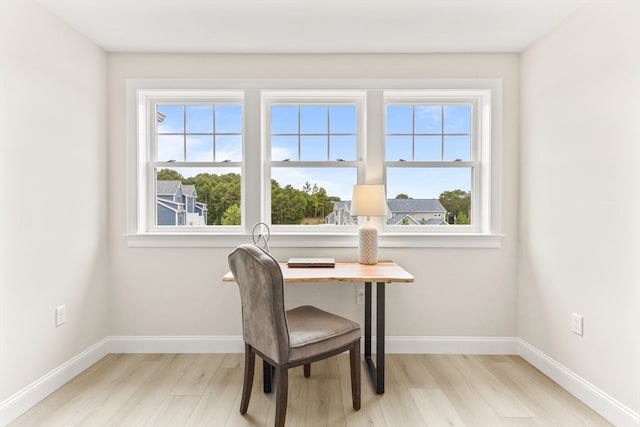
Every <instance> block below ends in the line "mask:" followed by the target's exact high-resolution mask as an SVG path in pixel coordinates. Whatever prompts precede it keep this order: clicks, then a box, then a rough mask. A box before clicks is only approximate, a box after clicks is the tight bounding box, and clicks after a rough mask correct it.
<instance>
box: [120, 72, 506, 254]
mask: <svg viewBox="0 0 640 427" xmlns="http://www.w3.org/2000/svg"><path fill="white" fill-rule="evenodd" d="M159 88H161V89H159ZM153 89H157V90H159V91H172V90H173V91H189V90H192V91H198V92H199V91H202V90H210V91H215V92H220V91H224V90H235V91H243V92H244V97H245V102H246V103H245V106H244V114H245V117H244V125H245V135H244V139H243V140H244V143H243V150H244V162H243V163H244V169H243V171H242V174H241V176H242V189H243V190H242V191H243V193H242V200H243V201H244V203H243V212H242V217H243V225H242V226H234V227H224V230H223V229H218V228H216V229H215V230H210V229H208V228H207V229H206V231H205V230H202V231H200V230H196V229H194V227H189V228H188V230H171V231H169V230H166V231H165V230H163V231H162V232H156V231H154V232H149V231H146V230H145V229H144V226H145V225H146V223H145V222H144V218H142V219H141V218H140V216H141V211H140V209H139V206H140V203H141V201H142V202H144V200H145V199H144V197H147V193H148V190H147V189H145V186H144V185H141V181H140V179H141V176H140V174H141V173H143V174H144V167H145V166H146V165H145V164H144V163H143V162H144V160H145V159H146V157H145V156H146V153H144V152H142V153H141V152H140V151H141V150H144V149H145V147H141V144H140V145H139V144H138V138H140V137H142V138H145V137H146V135H144V133H142V134H141V124H142V128H145V127H146V117H141V114H140V112H139V109H138V106H139V102H140V93H141V92H142V91H145V90H146V91H150V90H153ZM284 89H289V90H291V91H292V92H294V91H298V90H302V91H304V90H325V91H330V90H353V91H358V90H362V91H366V93H367V98H366V109H367V116H368V117H371V115H372V114H374V115H376V117H382V115H383V114H384V112H383V109H384V107H383V102H382V98H383V92H385V91H394V90H395V91H407V90H411V91H414V92H415V91H420V90H445V91H450V90H466V91H469V90H474V89H476V90H485V89H487V90H489V92H490V93H491V115H490V118H488V119H487V120H490V124H491V150H490V152H483V156H488V157H487V158H488V159H489V160H490V162H491V168H490V172H487V171H485V170H483V174H487V173H490V175H488V176H484V175H483V176H482V179H489V182H490V183H491V186H490V190H489V191H490V193H491V199H490V203H488V204H487V205H486V206H483V208H482V209H486V210H487V213H488V214H490V216H489V215H485V216H484V217H485V218H489V220H488V221H489V223H488V226H487V228H486V229H484V230H482V232H481V233H464V234H455V233H450V232H449V233H393V232H391V231H387V230H383V232H382V233H381V234H380V236H379V245H380V247H389V248H392V247H397V248H401V247H460V248H499V247H500V246H501V242H502V238H503V237H504V236H503V235H502V234H501V206H502V201H501V191H502V184H501V178H502V170H501V169H502V168H501V160H502V159H501V153H502V80H501V79H282V80H280V79H273V80H272V79H127V82H126V110H125V114H126V134H127V185H126V200H127V223H126V226H127V228H126V232H125V233H124V236H125V238H126V239H127V243H128V245H129V246H130V247H229V248H230V247H235V246H236V245H238V244H241V243H247V242H250V241H251V228H252V225H253V224H254V223H256V222H259V221H261V217H262V214H261V213H262V212H266V210H265V206H264V201H263V199H264V198H263V191H264V190H263V186H262V183H261V182H260V181H261V177H262V176H263V175H262V174H263V173H264V161H263V160H262V159H264V158H265V157H264V155H265V154H266V153H264V152H263V150H264V149H265V148H264V143H263V144H260V147H261V148H260V150H255V149H249V150H248V149H247V147H248V146H249V145H251V144H255V141H257V140H260V139H262V136H263V132H264V128H263V125H262V123H261V120H262V117H261V111H260V105H261V103H260V97H261V93H263V92H267V91H269V90H284ZM365 122H366V132H365V138H366V140H367V144H366V149H365V150H364V153H365V164H366V168H365V169H366V170H365V172H364V174H365V176H364V183H381V182H383V179H384V169H385V168H384V166H383V159H384V158H383V147H384V144H383V139H384V130H383V123H382V120H366V119H365ZM143 140H145V141H146V139H143ZM252 141H254V142H252ZM250 169H251V170H257V171H260V174H258V173H256V174H251V175H250V176H248V175H247V174H246V173H244V172H245V170H250ZM359 179H361V177H359ZM144 182H146V181H145V179H144V176H142V183H144ZM483 213H484V212H483ZM142 214H143V215H146V213H142ZM378 224H379V225H381V224H380V222H379V223H378ZM141 227H143V228H141ZM357 245H358V237H357V232H356V231H349V232H346V233H345V232H342V233H338V232H335V233H333V232H328V233H322V234H321V235H318V233H308V232H304V230H302V231H300V230H295V231H286V230H283V231H282V232H280V231H279V232H274V233H272V236H271V240H270V242H269V246H270V247H293V248H295V247H352V248H357Z"/></svg>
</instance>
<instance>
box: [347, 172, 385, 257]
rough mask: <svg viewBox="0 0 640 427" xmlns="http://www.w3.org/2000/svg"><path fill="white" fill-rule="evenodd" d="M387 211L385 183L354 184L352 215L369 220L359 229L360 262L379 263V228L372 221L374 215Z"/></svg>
mask: <svg viewBox="0 0 640 427" xmlns="http://www.w3.org/2000/svg"><path fill="white" fill-rule="evenodd" d="M386 213H387V199H386V197H385V191H384V185H372V184H368V185H367V184H361V185H354V186H353V197H352V198H351V215H356V216H366V217H367V221H366V222H365V223H364V224H363V225H362V227H360V229H359V230H358V237H359V243H358V262H359V263H360V264H377V262H378V229H377V228H376V226H375V224H374V223H373V222H371V217H372V216H384V215H386Z"/></svg>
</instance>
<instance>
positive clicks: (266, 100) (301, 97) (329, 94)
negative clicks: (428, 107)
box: [262, 90, 366, 234]
mask: <svg viewBox="0 0 640 427" xmlns="http://www.w3.org/2000/svg"><path fill="white" fill-rule="evenodd" d="M365 102H366V92H365V91H362V90H360V91H351V90H332V91H327V90H295V91H292V90H265V91H263V92H262V116H263V129H264V134H263V137H262V147H263V148H262V151H263V153H264V164H265V167H264V172H263V194H264V195H265V197H264V201H263V203H264V209H263V221H264V222H267V223H271V221H270V219H271V169H272V168H274V167H279V168H287V167H290V168H325V167H326V168H340V167H344V168H355V169H356V183H361V182H363V181H364V178H365V177H364V171H365V162H364V155H365V120H364V107H365ZM278 104H298V105H339V104H344V105H356V109H357V117H356V120H357V134H356V160H354V161H340V162H338V161H333V160H327V161H299V160H298V161H275V160H272V159H271V107H272V106H273V105H278ZM271 229H272V230H273V231H274V232H275V233H277V232H283V233H294V232H297V233H308V234H317V233H323V234H326V233H336V234H343V233H355V232H356V231H357V227H356V226H350V225H332V224H324V225H322V224H318V225H272V226H271Z"/></svg>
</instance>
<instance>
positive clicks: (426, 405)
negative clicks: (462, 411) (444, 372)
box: [409, 388, 466, 427]
mask: <svg viewBox="0 0 640 427" xmlns="http://www.w3.org/2000/svg"><path fill="white" fill-rule="evenodd" d="M409 392H410V393H411V397H412V398H413V401H414V402H415V404H416V407H417V408H418V410H419V411H420V414H421V415H422V419H423V420H424V422H425V423H426V424H427V425H428V426H429V427H465V426H466V424H465V423H464V421H462V418H460V415H459V414H458V411H456V409H455V408H454V407H453V404H451V402H450V401H449V399H447V396H446V395H445V394H444V393H443V392H442V390H440V389H438V388H412V389H410V390H409Z"/></svg>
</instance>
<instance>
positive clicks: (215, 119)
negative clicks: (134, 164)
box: [145, 93, 244, 232]
mask: <svg viewBox="0 0 640 427" xmlns="http://www.w3.org/2000/svg"><path fill="white" fill-rule="evenodd" d="M146 105H147V109H148V125H147V129H149V131H148V133H147V135H148V141H149V142H148V147H149V149H148V151H147V152H146V157H147V159H148V168H146V170H147V174H148V175H147V176H146V178H145V181H146V188H147V189H148V191H147V194H148V197H147V198H146V212H147V213H146V229H147V230H148V231H163V232H166V231H171V230H174V231H178V230H182V231H185V230H189V229H200V230H202V229H205V228H208V227H215V228H216V229H220V228H225V226H238V225H241V224H242V211H243V206H242V204H241V203H242V201H241V193H242V188H241V183H242V179H241V177H242V164H243V139H244V123H243V121H244V119H243V103H242V98H241V96H239V94H234V95H233V96H229V94H226V95H225V96H221V97H216V96H212V97H210V98H206V97H204V96H203V94H202V93H198V94H194V95H193V96H184V95H176V96H175V97H171V96H167V95H165V94H163V95H162V96H158V97H153V96H149V97H148V98H147V104H146Z"/></svg>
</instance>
